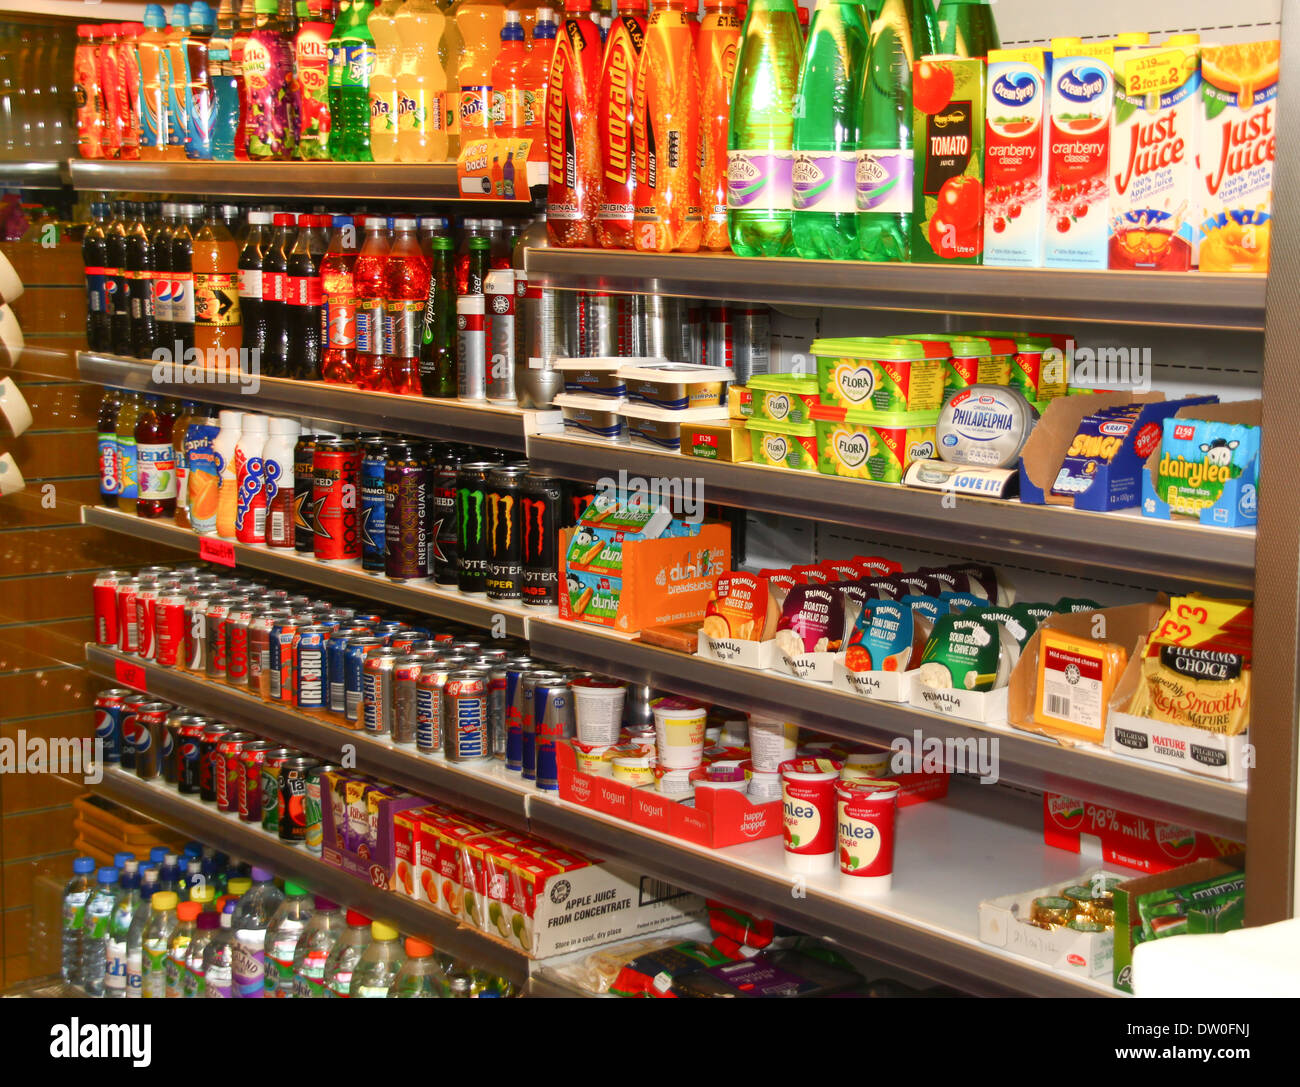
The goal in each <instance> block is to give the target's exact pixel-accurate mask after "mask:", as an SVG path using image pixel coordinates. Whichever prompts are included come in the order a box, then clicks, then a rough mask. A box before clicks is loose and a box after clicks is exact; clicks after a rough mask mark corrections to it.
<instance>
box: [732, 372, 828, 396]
mask: <svg viewBox="0 0 1300 1087" xmlns="http://www.w3.org/2000/svg"><path fill="white" fill-rule="evenodd" d="M748 387H749V388H751V389H758V390H760V391H762V392H778V393H800V394H812V395H814V396H815V395H816V394H817V392H818V386H817V375H816V374H755V375H754V376H753V377H751V378H750V379H749V382H748Z"/></svg>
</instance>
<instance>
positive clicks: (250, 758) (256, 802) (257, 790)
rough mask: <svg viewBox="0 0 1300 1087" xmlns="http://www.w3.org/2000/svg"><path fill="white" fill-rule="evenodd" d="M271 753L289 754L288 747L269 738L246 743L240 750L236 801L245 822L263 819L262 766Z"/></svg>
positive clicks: (240, 816) (258, 821)
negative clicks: (280, 745)
mask: <svg viewBox="0 0 1300 1087" xmlns="http://www.w3.org/2000/svg"><path fill="white" fill-rule="evenodd" d="M270 754H285V755H287V754H289V749H288V748H287V747H277V746H276V745H275V744H273V743H271V741H269V740H254V741H253V742H252V743H246V744H244V746H243V748H242V749H241V750H240V752H239V766H238V773H239V776H238V777H237V778H236V788H235V793H236V801H237V804H238V808H239V818H240V819H242V820H243V821H244V822H245V823H260V822H261V821H262V766H263V764H264V763H265V762H266V756H267V755H270Z"/></svg>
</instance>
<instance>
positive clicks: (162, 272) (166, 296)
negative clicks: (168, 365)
mask: <svg viewBox="0 0 1300 1087" xmlns="http://www.w3.org/2000/svg"><path fill="white" fill-rule="evenodd" d="M179 221H180V213H179V209H178V206H177V205H176V204H172V203H164V204H163V205H162V213H161V216H160V218H159V219H158V221H157V222H155V223H154V224H153V225H152V229H151V230H150V231H149V245H150V247H151V248H152V250H153V254H152V257H151V260H152V263H153V275H154V280H153V321H154V327H155V329H156V332H155V341H154V342H155V344H156V345H157V346H158V347H161V348H163V349H164V350H165V351H166V352H167V357H168V358H170V357H171V355H172V353H173V352H174V351H175V350H176V343H175V340H176V333H175V328H174V325H173V322H172V236H173V234H174V233H175V231H176V225H177V223H179ZM182 361H184V360H182Z"/></svg>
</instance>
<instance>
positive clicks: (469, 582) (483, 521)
mask: <svg viewBox="0 0 1300 1087" xmlns="http://www.w3.org/2000/svg"><path fill="white" fill-rule="evenodd" d="M496 467H497V466H496V464H494V463H493V462H492V461H485V460H481V461H470V462H469V463H468V464H462V465H461V466H460V469H459V470H458V471H457V472H456V507H457V509H456V512H457V522H458V524H457V532H456V548H457V552H458V563H457V575H458V576H457V579H456V583H457V585H458V587H459V588H460V591H461V592H463V593H475V594H483V593H486V592H487V573H488V570H487V566H488V536H487V529H488V516H487V497H488V489H489V488H488V479H489V477H490V476H491V474H492V471H493V470H494V469H495V468H496Z"/></svg>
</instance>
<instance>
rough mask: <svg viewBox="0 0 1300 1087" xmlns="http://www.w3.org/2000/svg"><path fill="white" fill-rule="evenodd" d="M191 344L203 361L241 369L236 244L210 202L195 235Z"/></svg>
mask: <svg viewBox="0 0 1300 1087" xmlns="http://www.w3.org/2000/svg"><path fill="white" fill-rule="evenodd" d="M191 260H192V266H193V269H194V347H195V349H196V350H197V351H198V353H199V358H200V359H201V360H203V361H204V363H205V365H207V366H209V367H214V368H215V369H217V370H218V371H221V372H229V373H232V374H233V373H238V372H239V371H240V363H239V348H240V344H241V343H242V340H243V328H242V327H241V326H240V318H239V246H238V245H236V244H235V239H234V238H233V237H231V234H230V231H229V230H228V229H227V227H226V224H225V222H224V221H223V218H222V214H221V209H220V207H218V206H217V205H216V204H209V205H208V211H207V217H206V219H205V220H204V223H203V226H202V227H200V228H199V231H198V233H197V234H195V236H194V242H193V256H192V258H191Z"/></svg>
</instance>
